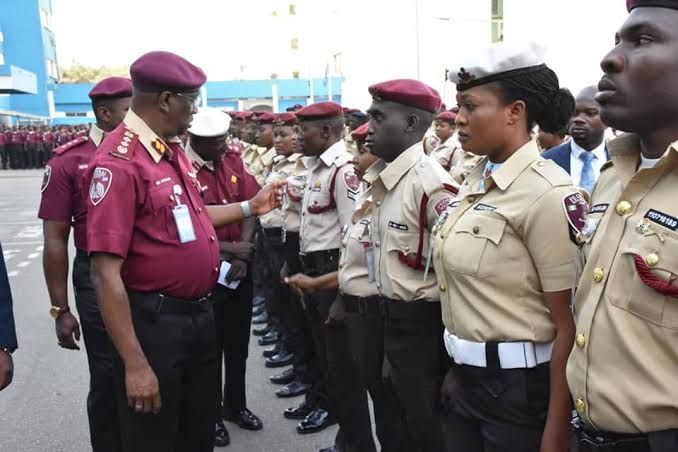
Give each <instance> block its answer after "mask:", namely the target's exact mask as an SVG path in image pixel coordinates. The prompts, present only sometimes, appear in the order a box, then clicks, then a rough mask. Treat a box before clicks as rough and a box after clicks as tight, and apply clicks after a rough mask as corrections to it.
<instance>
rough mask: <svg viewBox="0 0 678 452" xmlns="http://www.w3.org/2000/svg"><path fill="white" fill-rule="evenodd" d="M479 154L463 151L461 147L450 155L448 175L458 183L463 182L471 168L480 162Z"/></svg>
mask: <svg viewBox="0 0 678 452" xmlns="http://www.w3.org/2000/svg"><path fill="white" fill-rule="evenodd" d="M481 158H482V157H481V156H479V155H475V154H473V153H471V152H466V151H464V150H463V149H462V148H461V147H460V148H459V149H458V150H457V151H456V152H455V153H454V154H453V155H452V159H451V161H450V176H452V179H454V181H455V182H456V183H458V184H460V185H461V184H463V183H464V181H465V180H466V177H467V176H468V174H469V173H470V172H471V170H472V169H473V168H474V167H475V166H476V165H477V164H478V162H480V160H481Z"/></svg>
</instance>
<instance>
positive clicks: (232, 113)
mask: <svg viewBox="0 0 678 452" xmlns="http://www.w3.org/2000/svg"><path fill="white" fill-rule="evenodd" d="M238 113H240V112H239V111H235V110H234V111H227V112H226V114H228V116H230V117H231V118H235V117H236V116H238Z"/></svg>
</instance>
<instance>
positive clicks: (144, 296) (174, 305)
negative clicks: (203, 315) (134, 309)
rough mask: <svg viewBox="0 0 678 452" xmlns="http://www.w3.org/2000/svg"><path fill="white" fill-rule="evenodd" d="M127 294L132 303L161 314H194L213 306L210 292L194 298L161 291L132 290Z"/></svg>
mask: <svg viewBox="0 0 678 452" xmlns="http://www.w3.org/2000/svg"><path fill="white" fill-rule="evenodd" d="M127 294H128V297H129V299H130V304H131V305H133V306H136V305H139V306H140V307H141V308H146V309H153V310H154V311H157V312H159V313H161V314H192V313H195V312H204V311H208V310H209V309H210V306H211V299H210V294H207V295H205V296H204V297H200V298H194V299H184V298H177V297H172V296H169V295H164V294H161V293H159V292H137V291H132V290H130V291H128V292H127Z"/></svg>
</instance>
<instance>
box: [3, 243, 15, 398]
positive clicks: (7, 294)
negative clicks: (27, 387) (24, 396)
mask: <svg viewBox="0 0 678 452" xmlns="http://www.w3.org/2000/svg"><path fill="white" fill-rule="evenodd" d="M16 348H17V342H16V332H15V330H14V315H13V314H12V291H11V290H10V288H9V278H8V277H7V267H6V266H5V259H4V258H3V257H2V246H1V245H0V391H2V390H3V389H5V388H6V387H7V386H9V384H10V383H11V382H12V376H13V375H14V363H13V362H12V352H13V351H14V350H16Z"/></svg>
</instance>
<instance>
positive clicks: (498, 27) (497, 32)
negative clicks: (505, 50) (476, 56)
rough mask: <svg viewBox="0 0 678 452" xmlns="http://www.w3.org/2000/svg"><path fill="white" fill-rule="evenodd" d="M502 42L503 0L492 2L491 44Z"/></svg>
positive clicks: (493, 0)
mask: <svg viewBox="0 0 678 452" xmlns="http://www.w3.org/2000/svg"><path fill="white" fill-rule="evenodd" d="M503 40H504V0H492V42H497V41H503Z"/></svg>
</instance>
